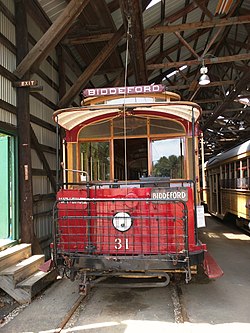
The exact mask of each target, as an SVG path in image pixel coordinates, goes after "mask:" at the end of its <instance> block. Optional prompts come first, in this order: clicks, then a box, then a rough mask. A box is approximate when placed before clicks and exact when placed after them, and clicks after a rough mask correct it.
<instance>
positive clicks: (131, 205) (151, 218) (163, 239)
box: [57, 188, 195, 255]
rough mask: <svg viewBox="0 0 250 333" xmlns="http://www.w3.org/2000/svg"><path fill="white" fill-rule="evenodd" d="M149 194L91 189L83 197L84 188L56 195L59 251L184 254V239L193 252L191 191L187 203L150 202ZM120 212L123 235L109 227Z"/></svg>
mask: <svg viewBox="0 0 250 333" xmlns="http://www.w3.org/2000/svg"><path fill="white" fill-rule="evenodd" d="M151 191H152V189H151V188H131V189H127V188H105V189H102V188H100V189H91V190H90V192H89V198H88V199H85V198H86V197H87V192H86V190H61V191H59V193H58V203H57V210H58V212H57V247H58V249H59V250H61V251H65V252H79V253H86V254H87V253H91V254H98V255H138V254H145V255H149V254H152V255H154V254H167V253H169V254H179V253H182V252H184V251H185V249H186V241H187V238H188V239H189V248H192V249H194V248H195V238H194V220H193V199H192V198H193V195H192V189H191V188H187V193H188V201H187V202H186V204H183V202H180V201H178V200H177V201H155V200H152V198H151ZM186 208H188V212H187V211H186ZM119 212H122V213H123V214H126V216H129V217H130V218H125V220H124V219H121V221H122V222H124V221H125V222H126V221H127V220H130V221H131V227H130V228H129V229H128V230H127V231H119V230H117V229H116V228H115V227H114V225H113V221H114V216H115V214H117V213H119ZM118 221H120V219H118ZM187 221H188V230H187V224H186V222H187ZM121 224H123V223H121Z"/></svg>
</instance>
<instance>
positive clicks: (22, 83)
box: [13, 80, 38, 88]
mask: <svg viewBox="0 0 250 333" xmlns="http://www.w3.org/2000/svg"><path fill="white" fill-rule="evenodd" d="M37 85H38V81H37V80H28V81H17V82H13V86H14V87H19V88H20V87H34V86H37Z"/></svg>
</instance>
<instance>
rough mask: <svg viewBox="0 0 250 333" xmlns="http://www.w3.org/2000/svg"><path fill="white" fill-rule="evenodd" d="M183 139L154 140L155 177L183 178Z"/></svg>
mask: <svg viewBox="0 0 250 333" xmlns="http://www.w3.org/2000/svg"><path fill="white" fill-rule="evenodd" d="M183 161H184V158H183V138H178V139H160V140H152V174H153V176H161V177H165V176H166V177H170V178H175V179H178V178H183V168H184V166H183Z"/></svg>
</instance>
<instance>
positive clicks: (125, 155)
mask: <svg viewBox="0 0 250 333" xmlns="http://www.w3.org/2000/svg"><path fill="white" fill-rule="evenodd" d="M127 20H128V27H127V43H126V58H125V73H124V87H125V89H124V96H123V98H124V100H123V131H124V132H123V135H124V176H125V182H126V183H127V181H128V168H127V126H126V87H127V76H128V54H129V51H128V47H129V38H130V33H129V32H130V27H131V19H130V17H129V16H128V17H127Z"/></svg>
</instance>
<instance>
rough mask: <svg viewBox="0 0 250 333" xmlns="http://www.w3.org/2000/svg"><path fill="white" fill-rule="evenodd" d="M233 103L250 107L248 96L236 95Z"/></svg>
mask: <svg viewBox="0 0 250 333" xmlns="http://www.w3.org/2000/svg"><path fill="white" fill-rule="evenodd" d="M234 101H235V102H239V103H241V104H244V105H247V106H250V96H245V95H238V98H237V99H235V100H234Z"/></svg>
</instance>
